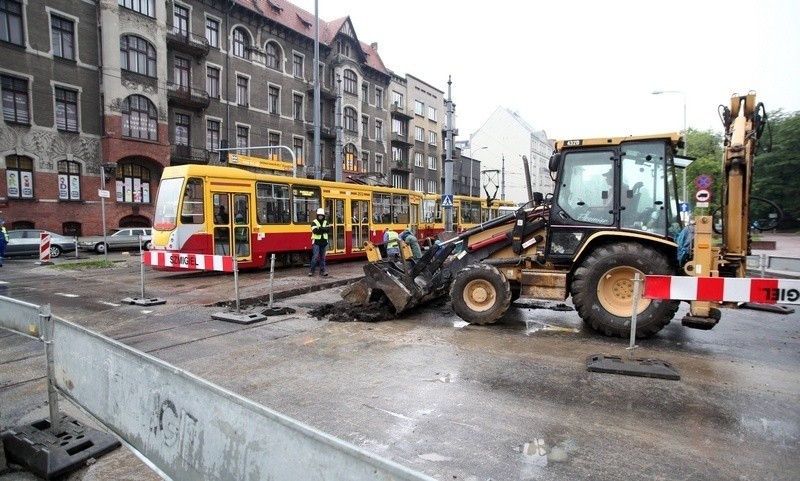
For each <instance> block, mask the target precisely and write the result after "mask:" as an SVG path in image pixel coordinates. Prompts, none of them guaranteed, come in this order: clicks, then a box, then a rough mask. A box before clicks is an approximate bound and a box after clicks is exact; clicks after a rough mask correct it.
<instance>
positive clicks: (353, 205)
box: [350, 200, 369, 251]
mask: <svg viewBox="0 0 800 481" xmlns="http://www.w3.org/2000/svg"><path fill="white" fill-rule="evenodd" d="M350 214H351V215H352V217H353V227H352V243H353V245H352V248H351V249H352V250H353V251H363V250H364V243H365V242H367V241H368V240H369V201H366V200H351V201H350Z"/></svg>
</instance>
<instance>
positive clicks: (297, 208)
mask: <svg viewBox="0 0 800 481" xmlns="http://www.w3.org/2000/svg"><path fill="white" fill-rule="evenodd" d="M321 198H322V196H321V195H320V191H319V188H317V187H306V186H295V187H293V188H292V206H293V207H294V210H293V211H292V212H293V213H294V218H293V220H294V222H295V223H298V224H306V223H310V222H311V221H312V220H314V219H315V217H314V215H315V212H316V210H317V209H319V208H320V207H321V206H322V201H321Z"/></svg>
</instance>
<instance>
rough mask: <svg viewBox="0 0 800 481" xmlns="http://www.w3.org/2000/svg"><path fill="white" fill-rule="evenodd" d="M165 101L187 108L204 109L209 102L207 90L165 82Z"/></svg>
mask: <svg viewBox="0 0 800 481" xmlns="http://www.w3.org/2000/svg"><path fill="white" fill-rule="evenodd" d="M167 101H168V102H169V103H170V104H174V105H179V106H181V107H185V108H189V109H205V108H207V107H208V106H209V105H210V104H211V99H210V98H209V97H208V92H206V91H205V90H200V89H196V88H192V87H187V86H185V85H180V84H176V83H175V82H167Z"/></svg>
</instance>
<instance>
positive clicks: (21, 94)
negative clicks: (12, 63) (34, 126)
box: [0, 75, 31, 125]
mask: <svg viewBox="0 0 800 481" xmlns="http://www.w3.org/2000/svg"><path fill="white" fill-rule="evenodd" d="M0 77H2V82H3V119H5V121H6V123H9V124H25V125H28V124H30V122H31V116H30V111H29V104H30V102H29V99H28V81H27V80H25V79H21V78H17V77H9V76H8V75H2V76H0Z"/></svg>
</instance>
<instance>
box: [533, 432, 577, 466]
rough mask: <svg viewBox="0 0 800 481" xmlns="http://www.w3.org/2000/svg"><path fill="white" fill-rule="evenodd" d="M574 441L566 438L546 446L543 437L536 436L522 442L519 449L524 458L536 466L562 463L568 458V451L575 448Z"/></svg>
mask: <svg viewBox="0 0 800 481" xmlns="http://www.w3.org/2000/svg"><path fill="white" fill-rule="evenodd" d="M574 445H575V443H574V442H573V441H571V440H567V441H564V442H561V443H558V444H556V445H555V446H548V445H547V442H546V441H545V440H544V438H537V439H534V440H533V441H530V442H527V443H524V444H523V445H522V448H521V451H522V454H523V455H525V460H526V461H527V462H529V463H531V464H533V465H536V466H547V464H548V463H563V462H566V461H568V460H569V456H570V453H571V452H572V451H574V449H575V446H574Z"/></svg>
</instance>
